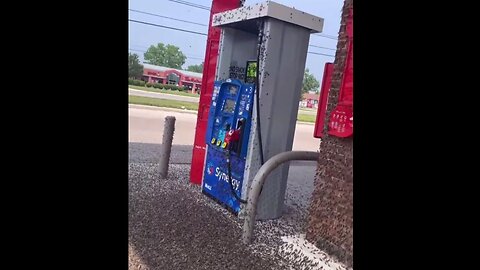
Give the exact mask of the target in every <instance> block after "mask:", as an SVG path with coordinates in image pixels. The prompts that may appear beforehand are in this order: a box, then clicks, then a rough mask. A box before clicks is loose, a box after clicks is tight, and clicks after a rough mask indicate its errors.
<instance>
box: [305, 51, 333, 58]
mask: <svg viewBox="0 0 480 270" xmlns="http://www.w3.org/2000/svg"><path fill="white" fill-rule="evenodd" d="M308 53H311V54H318V55H324V56H331V57H335V55H330V54H323V53H317V52H308Z"/></svg>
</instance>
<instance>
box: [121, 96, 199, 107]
mask: <svg viewBox="0 0 480 270" xmlns="http://www.w3.org/2000/svg"><path fill="white" fill-rule="evenodd" d="M128 103H132V104H140V105H149V106H156V107H165V108H176V109H183V108H185V109H187V110H192V111H198V103H194V102H187V101H179V100H170V99H161V98H149V97H139V96H128Z"/></svg>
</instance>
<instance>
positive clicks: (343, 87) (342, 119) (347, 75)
mask: <svg viewBox="0 0 480 270" xmlns="http://www.w3.org/2000/svg"><path fill="white" fill-rule="evenodd" d="M346 30H347V35H348V38H349V40H348V47H347V59H346V63H345V69H344V71H343V78H342V82H341V84H340V95H339V98H338V105H337V107H336V108H335V109H334V110H333V111H332V114H331V115H330V119H329V123H328V134H329V135H333V136H336V137H341V138H346V137H350V136H352V135H353V9H351V10H350V17H349V19H348V20H347V27H346Z"/></svg>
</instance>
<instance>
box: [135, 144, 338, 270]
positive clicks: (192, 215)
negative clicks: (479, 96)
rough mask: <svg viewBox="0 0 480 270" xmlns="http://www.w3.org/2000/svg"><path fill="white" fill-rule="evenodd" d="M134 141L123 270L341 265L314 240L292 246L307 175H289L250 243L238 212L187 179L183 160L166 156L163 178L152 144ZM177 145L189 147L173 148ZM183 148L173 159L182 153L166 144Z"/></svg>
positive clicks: (300, 224) (302, 219) (303, 211)
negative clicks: (281, 203) (279, 208)
mask: <svg viewBox="0 0 480 270" xmlns="http://www.w3.org/2000/svg"><path fill="white" fill-rule="evenodd" d="M137 146H140V144H139V145H131V147H130V151H131V152H130V154H129V155H130V156H131V157H130V158H129V160H130V163H129V269H130V270H134V269H135V270H136V269H248V270H255V269H279V270H282V269H325V270H326V269H337V270H340V269H342V270H343V269H346V268H345V267H344V266H343V265H341V264H339V263H338V262H336V261H335V260H333V259H331V258H330V257H329V256H328V255H327V254H325V253H324V252H321V251H319V250H316V249H315V248H314V247H313V248H312V247H306V248H304V249H309V250H310V251H308V252H305V251H302V250H301V248H300V247H298V245H300V246H302V245H303V246H304V247H305V246H306V245H305V243H304V242H302V237H301V235H302V234H304V233H305V225H306V215H307V205H308V200H309V198H310V193H309V190H311V188H312V187H313V183H310V182H311V181H308V180H300V181H289V183H288V186H287V194H286V200H285V202H286V208H285V211H284V215H283V216H282V217H281V218H279V219H276V220H270V221H261V222H259V221H257V222H256V226H255V231H254V240H253V243H252V245H250V246H246V245H243V244H242V242H241V241H240V238H241V234H242V230H241V227H242V226H243V220H242V218H241V217H236V216H234V215H232V214H231V213H230V212H228V211H227V210H225V209H224V208H223V207H221V206H219V205H218V204H217V203H215V202H214V201H213V200H211V199H209V198H207V197H206V196H205V195H203V194H202V193H201V192H200V187H199V186H196V185H190V184H189V181H188V179H189V170H190V164H174V163H175V160H172V162H171V165H170V167H169V179H163V180H162V179H160V177H159V176H158V172H157V167H158V164H157V163H155V162H154V161H155V159H154V158H153V157H154V154H153V153H151V151H154V150H152V149H151V148H150V150H147V149H148V147H146V146H144V145H142V146H141V147H140V148H139V147H137ZM189 147H190V148H191V146H189ZM135 148H136V149H135ZM182 149H184V150H185V151H187V149H188V147H183V146H182V147H180V148H178V149H177V150H182ZM190 151H191V149H190ZM142 153H143V154H142ZM145 154H146V155H145ZM182 155H183V156H184V157H183V158H180V159H177V160H178V161H180V163H183V159H186V157H187V156H188V154H187V153H180V154H178V153H177V154H174V149H172V157H173V156H177V157H179V156H182ZM148 161H153V162H150V163H149V162H148ZM302 167H303V166H292V167H291V172H290V173H291V174H295V173H296V172H298V171H299V170H304V169H305V168H302ZM306 179H311V178H310V177H306ZM298 236H300V237H298ZM282 237H283V239H282ZM286 238H289V239H286ZM296 243H298V244H296Z"/></svg>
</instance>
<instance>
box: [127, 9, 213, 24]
mask: <svg viewBox="0 0 480 270" xmlns="http://www.w3.org/2000/svg"><path fill="white" fill-rule="evenodd" d="M128 10H130V11H133V12H137V13H143V14H147V15H151V16H156V17H160V18H165V19H170V20H174V21H179V22H186V23H191V24H196V25H201V26H208V25H206V24H202V23H197V22H192V21H185V20H180V19H177V18H172V17H167V16H162V15H158V14H153V13H149V12H145V11H140V10H135V9H128Z"/></svg>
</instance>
